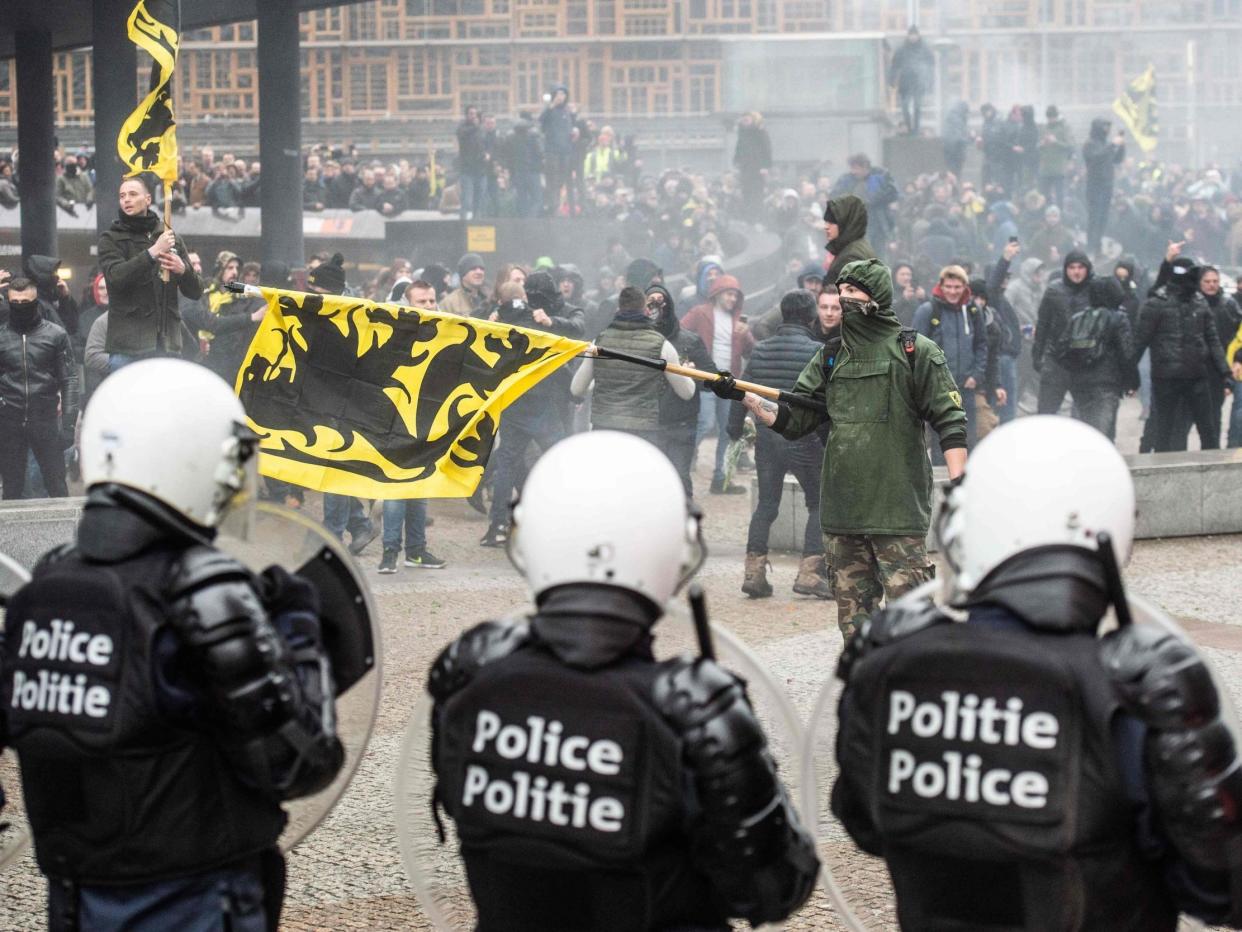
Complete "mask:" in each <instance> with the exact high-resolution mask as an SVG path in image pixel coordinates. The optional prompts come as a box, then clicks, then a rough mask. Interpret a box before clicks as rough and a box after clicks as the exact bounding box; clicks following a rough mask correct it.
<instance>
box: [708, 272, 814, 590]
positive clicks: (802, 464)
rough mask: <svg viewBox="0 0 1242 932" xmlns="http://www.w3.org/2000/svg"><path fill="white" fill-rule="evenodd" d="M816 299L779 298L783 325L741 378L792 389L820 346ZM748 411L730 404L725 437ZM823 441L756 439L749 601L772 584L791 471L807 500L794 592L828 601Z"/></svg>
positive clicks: (762, 434) (771, 434) (765, 435)
mask: <svg viewBox="0 0 1242 932" xmlns="http://www.w3.org/2000/svg"><path fill="white" fill-rule="evenodd" d="M815 317H816V308H815V297H814V295H812V294H811V293H810V292H809V291H806V290H805V289H802V288H798V289H795V290H794V291H790V292H788V293H787V294H786V295H785V296H784V297H783V298H781V321H782V322H781V325H780V327H779V328H777V331H776V333H775V334H773V335H772V336H771V337H769V338H768V339H766V340H762V341H760V342H759V343H757V344H755V348H754V350H753V351H752V352H751V356H750V362H749V363H747V365H746V374H745V375H744V376H743V378H744V379H745V380H746V381H749V382H758V383H759V384H760V385H766V386H768V387H769V388H778V389H780V390H781V391H793V389H794V386H795V385H796V384H797V382H798V377H799V376H800V375H801V374H802V370H803V369H805V368H806V366H807V363H809V362H810V361H811V359H812V357H814V356H815V354H816V353H817V352H819V351H820V350H821V349H822V348H823V344H822V343H821V342H820V341H819V340H817V339H815V337H814V336H813V335H812V333H811V322H812V321H813V320H815ZM745 416H746V409H745V408H744V407H743V406H742V404H741V402H734V403H733V406H732V409H731V411H730V412H729V426H728V432H729V436H730V437H731V438H732V439H734V440H736V439H738V438H740V437H741V436H742V421H743V419H744V418H745ZM823 463H824V441H823V440H822V439H821V438H820V436H819V435H818V434H817V433H815V432H811V433H810V434H807V436H805V437H803V438H802V439H801V440H786V439H785V438H784V437H782V436H781V435H780V434H778V433H777V432H776V431H773V430H761V431H759V432H758V434H757V435H756V437H755V475H756V478H757V479H758V482H759V505H758V507H757V508H755V511H754V513H753V514H752V515H751V518H750V531H749V533H748V534H747V537H746V569H745V575H744V577H743V581H742V591H743V592H745V593H746V594H747V595H748V596H750V597H751V598H752V599H763V598H767V597H768V596H770V595H771V594H772V584H771V583H769V582H768V579H767V564H768V536H769V534H770V533H771V530H772V522H773V521H775V520H776V515H777V513H778V512H779V511H780V507H781V495H782V493H783V491H784V487H785V473H787V472H792V473H793V474H794V478H795V479H797V480H798V485H800V486H801V487H802V495H803V497H804V498H805V499H806V528H805V530H804V532H803V538H802V563H801V564H800V565H799V567H798V576H797V578H796V579H795V580H794V585H793V590H794V592H797V593H799V594H801V595H812V596H815V597H816V598H820V599H831V598H832V584H831V583H830V582H829V581H828V575H827V571H826V568H825V564H824V538H823V534H822V532H821V530H820V521H819V517H820V516H819V483H820V471H821V470H822V468H823Z"/></svg>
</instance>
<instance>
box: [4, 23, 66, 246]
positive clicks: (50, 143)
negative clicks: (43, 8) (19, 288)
mask: <svg viewBox="0 0 1242 932" xmlns="http://www.w3.org/2000/svg"><path fill="white" fill-rule="evenodd" d="M14 46H15V48H16V50H17V147H18V150H19V158H20V164H19V172H20V175H21V179H20V180H21V185H20V187H19V189H18V193H19V194H20V196H21V199H22V205H21V210H22V256H23V257H26V256H31V255H42V256H54V255H56V159H55V157H54V150H55V147H56V100H55V96H54V95H53V92H52V36H51V33H48V32H18V33H17V35H16V36H14Z"/></svg>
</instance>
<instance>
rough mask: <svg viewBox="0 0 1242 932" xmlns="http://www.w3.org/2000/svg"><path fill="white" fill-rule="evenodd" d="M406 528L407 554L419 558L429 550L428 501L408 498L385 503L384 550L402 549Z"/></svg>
mask: <svg viewBox="0 0 1242 932" xmlns="http://www.w3.org/2000/svg"><path fill="white" fill-rule="evenodd" d="M403 527H404V528H405V552H406V554H408V555H409V556H412V557H413V556H417V555H418V554H420V553H422V552H423V551H424V550H426V549H427V500H426V499H425V498H406V499H400V500H398V501H393V502H384V550H386V551H387V550H400V549H401V529H402V528H403Z"/></svg>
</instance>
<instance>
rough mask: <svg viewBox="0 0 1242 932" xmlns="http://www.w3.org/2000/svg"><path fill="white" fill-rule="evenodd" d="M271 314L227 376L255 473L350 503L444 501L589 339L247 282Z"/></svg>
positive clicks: (464, 487) (475, 478)
mask: <svg viewBox="0 0 1242 932" xmlns="http://www.w3.org/2000/svg"><path fill="white" fill-rule="evenodd" d="M247 292H248V293H252V294H259V295H262V296H263V298H264V299H265V300H266V301H267V305H268V309H267V314H266V316H265V317H264V318H263V322H262V323H261V324H260V326H259V330H258V333H256V334H255V338H254V341H253V342H252V343H251V345H250V350H249V352H248V353H247V355H246V358H245V360H244V361H243V363H242V365H241V368H240V370H239V371H238V375H237V384H236V389H237V394H238V397H240V398H241V401H242V403H243V404H244V405H245V407H246V414H247V417H248V418H249V420H250V426H251V427H252V428H253V429H254V430H255V431H256V432H257V433H258V434H259V435H260V437H261V441H260V445H259V449H260V450H261V451H262V454H263V455H262V456H260V458H259V471H260V472H261V473H263V475H265V476H270V477H272V478H274V479H280V480H284V481H286V482H292V483H296V484H297V485H301V486H305V487H307V488H311V489H318V490H319V491H321V492H332V493H336V494H340V495H352V496H356V497H359V498H382V499H386V500H387V499H401V498H452V497H465V496H469V495H470V494H471V493H473V492H474V490H475V487H476V486H477V485H478V483H479V480H480V479H481V478H482V477H483V468H484V466H486V464H487V458H488V455H489V453H490V452H491V448H492V442H493V441H494V440H495V437H496V429H497V427H498V425H499V422H500V416H501V412H502V411H504V409H505V408H506V407H507V406H508V405H509V404H510V403H512V402H513V401H514V400H516V399H517V398H518V397H519V396H520V395H522V394H523V393H524V392H525V391H527V390H528V389H530V388H532V387H533V386H534V385H536V384H537V383H538V382H539V381H541V380H542V379H544V378H546V377H547V376H549V375H551V374H552V373H553V372H555V371H556V370H557V369H558V368H560V367H561V366H563V365H564V364H565V363H566V362H567V361H569V360H570V359H571V358H573V357H574V356H576V355H577V354H579V353H581V352H583V351H584V350H585V349H587V347H588V344H587V343H583V342H581V341H578V340H569V339H565V338H564V337H558V336H556V335H554V334H551V333H544V332H540V331H537V330H528V329H525V328H522V327H513V326H509V325H505V324H497V323H489V322H487V321H484V320H477V319H472V318H463V317H458V316H456V315H454V314H445V313H440V312H437V311H425V310H418V309H415V308H409V307H398V306H396V305H392V304H376V303H374V302H371V301H365V300H362V299H360V298H352V297H342V296H339V295H331V294H302V293H299V292H293V291H281V290H277V289H268V288H262V289H259V288H254V287H253V286H249V287H247Z"/></svg>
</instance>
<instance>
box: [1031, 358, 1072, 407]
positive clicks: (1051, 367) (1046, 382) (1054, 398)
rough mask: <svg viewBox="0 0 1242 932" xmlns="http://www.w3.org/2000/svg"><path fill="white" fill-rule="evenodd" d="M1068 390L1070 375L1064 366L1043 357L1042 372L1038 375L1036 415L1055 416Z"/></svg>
mask: <svg viewBox="0 0 1242 932" xmlns="http://www.w3.org/2000/svg"><path fill="white" fill-rule="evenodd" d="M1069 389H1070V374H1069V371H1068V370H1066V368H1065V367H1064V366H1062V365H1061V364H1060V363H1059V362H1057V361H1056V360H1053V359H1049V358H1048V357H1047V356H1044V365H1043V370H1042V371H1041V372H1040V373H1039V401H1038V403H1037V408H1038V410H1037V413H1039V414H1056V413H1058V412H1059V411H1060V410H1061V405H1062V403H1063V402H1064V401H1065V393H1066V392H1068V391H1069Z"/></svg>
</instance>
